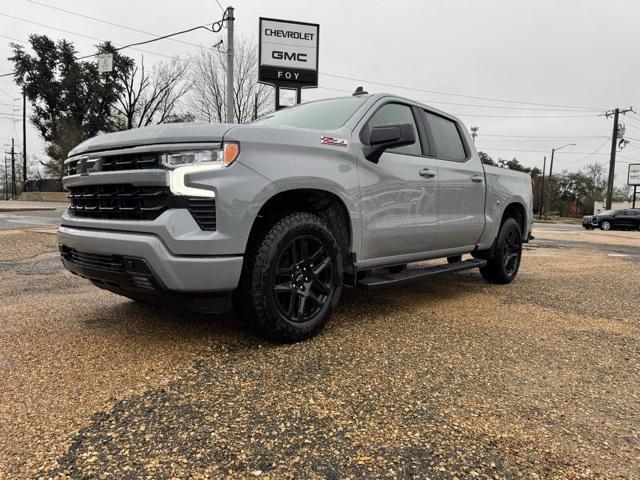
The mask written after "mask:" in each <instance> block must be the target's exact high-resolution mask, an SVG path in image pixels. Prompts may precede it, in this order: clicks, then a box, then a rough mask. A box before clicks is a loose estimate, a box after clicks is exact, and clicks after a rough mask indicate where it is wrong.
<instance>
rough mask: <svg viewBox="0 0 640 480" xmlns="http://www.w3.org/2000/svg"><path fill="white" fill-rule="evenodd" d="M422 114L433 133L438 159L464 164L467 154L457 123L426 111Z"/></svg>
mask: <svg viewBox="0 0 640 480" xmlns="http://www.w3.org/2000/svg"><path fill="white" fill-rule="evenodd" d="M422 113H423V114H424V120H425V122H426V123H427V125H429V127H430V128H431V132H432V133H433V141H434V143H435V147H436V148H435V149H436V153H437V157H438V158H440V159H442V160H450V161H452V162H464V161H465V160H466V158H467V154H466V152H465V151H464V144H463V143H462V138H461V137H460V133H459V132H458V128H457V126H456V124H455V122H453V121H451V120H449V119H448V118H444V117H441V116H440V115H435V114H433V113H431V112H427V111H425V110H423V111H422Z"/></svg>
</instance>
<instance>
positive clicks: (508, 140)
mask: <svg viewBox="0 0 640 480" xmlns="http://www.w3.org/2000/svg"><path fill="white" fill-rule="evenodd" d="M489 136H491V135H483V137H489ZM605 137H606V138H609V137H607V136H606V135H600V136H597V137H582V138H580V137H577V138H576V137H566V138H565V140H576V139H577V140H585V141H589V140H600V139H602V138H605ZM557 140H558V139H557V138H504V139H503V138H491V141H492V142H499V143H521V142H523V143H529V142H531V143H538V142H541V143H553V142H556V141H557Z"/></svg>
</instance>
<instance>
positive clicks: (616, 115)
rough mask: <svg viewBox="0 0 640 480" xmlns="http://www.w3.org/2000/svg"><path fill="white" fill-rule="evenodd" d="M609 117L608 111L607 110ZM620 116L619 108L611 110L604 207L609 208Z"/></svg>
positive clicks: (611, 196)
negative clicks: (609, 147)
mask: <svg viewBox="0 0 640 480" xmlns="http://www.w3.org/2000/svg"><path fill="white" fill-rule="evenodd" d="M607 117H609V112H607ZM619 117H620V109H619V108H616V109H615V110H614V111H613V133H612V134H611V158H610V159H609V180H608V181H607V204H606V206H605V209H607V210H611V202H612V200H613V178H614V176H615V169H616V144H617V143H618V127H619V125H618V118H619Z"/></svg>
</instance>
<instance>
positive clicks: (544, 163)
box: [538, 155, 547, 220]
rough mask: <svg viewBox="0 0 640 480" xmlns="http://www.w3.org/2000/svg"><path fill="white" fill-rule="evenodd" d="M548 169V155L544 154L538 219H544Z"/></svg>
mask: <svg viewBox="0 0 640 480" xmlns="http://www.w3.org/2000/svg"><path fill="white" fill-rule="evenodd" d="M546 169H547V156H546V155H545V156H544V160H543V161H542V185H541V188H540V190H541V192H540V211H539V212H538V220H542V210H543V209H544V172H545V171H546Z"/></svg>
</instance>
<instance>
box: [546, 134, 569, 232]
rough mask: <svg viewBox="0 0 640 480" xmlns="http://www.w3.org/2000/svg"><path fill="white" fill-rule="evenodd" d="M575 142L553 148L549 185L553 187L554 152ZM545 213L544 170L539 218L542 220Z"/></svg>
mask: <svg viewBox="0 0 640 480" xmlns="http://www.w3.org/2000/svg"><path fill="white" fill-rule="evenodd" d="M575 146H576V144H575V143H567V144H566V145H562V146H561V147H556V148H552V149H551V165H549V177H548V178H549V187H551V175H553V157H554V154H555V153H556V152H557V151H558V150H561V149H563V148H564V147H575ZM543 213H544V172H542V192H540V215H539V218H540V219H541V220H542V215H543Z"/></svg>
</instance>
